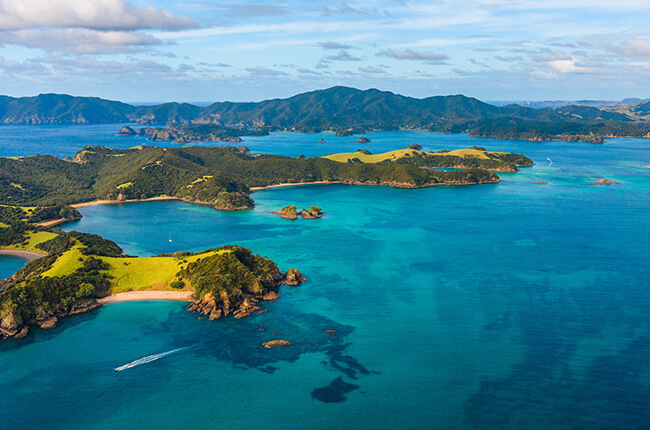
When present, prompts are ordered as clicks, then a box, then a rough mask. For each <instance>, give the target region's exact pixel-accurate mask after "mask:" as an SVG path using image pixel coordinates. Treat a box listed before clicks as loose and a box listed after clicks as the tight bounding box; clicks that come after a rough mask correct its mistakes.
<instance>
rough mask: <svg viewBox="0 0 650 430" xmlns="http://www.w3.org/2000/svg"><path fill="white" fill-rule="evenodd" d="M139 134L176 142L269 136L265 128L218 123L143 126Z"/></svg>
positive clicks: (232, 139)
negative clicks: (228, 125)
mask: <svg viewBox="0 0 650 430" xmlns="http://www.w3.org/2000/svg"><path fill="white" fill-rule="evenodd" d="M118 134H119V133H118ZM137 134H138V136H150V138H149V140H152V141H156V140H173V141H175V142H176V143H181V144H183V143H187V142H196V141H205V142H232V143H238V142H242V139H241V136H267V135H268V134H269V131H268V130H267V129H265V128H244V127H241V128H239V127H224V126H222V125H218V124H170V125H168V126H167V127H165V128H160V127H142V128H141V129H139V130H138V133H137Z"/></svg>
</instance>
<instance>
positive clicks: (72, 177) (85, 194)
mask: <svg viewBox="0 0 650 430" xmlns="http://www.w3.org/2000/svg"><path fill="white" fill-rule="evenodd" d="M481 153H483V154H488V152H485V151H481ZM489 154H490V156H489V157H487V156H486V157H484V158H480V157H476V156H474V154H465V155H463V156H460V155H459V153H453V154H444V153H441V154H427V153H419V155H418V157H410V159H409V160H405V159H402V160H396V161H395V162H392V161H390V160H386V161H385V162H382V163H373V164H366V163H353V162H350V163H339V162H337V161H333V160H330V159H327V158H323V157H314V158H304V157H298V158H292V157H285V156H278V155H255V156H252V155H249V154H248V153H247V152H246V151H242V150H241V148H239V149H238V148H235V147H213V148H206V147H199V146H186V147H178V148H156V147H137V148H132V149H128V150H120V149H109V148H104V147H85V148H84V149H83V150H81V151H79V152H78V153H77V154H76V156H75V157H74V159H65V160H64V159H60V158H57V157H53V156H49V155H38V156H32V157H21V158H0V204H4V205H11V206H37V205H43V206H48V205H55V204H59V203H60V204H74V203H79V202H88V201H93V200H97V199H110V200H132V199H146V198H152V197H159V196H172V197H176V198H181V199H185V200H188V201H191V202H198V203H206V204H211V205H214V206H216V207H217V208H218V209H225V210H236V209H247V208H251V207H252V206H253V202H252V199H251V198H250V197H249V193H250V188H251V187H265V186H270V185H276V184H283V183H311V182H320V181H325V182H341V183H350V184H368V185H390V186H396V187H409V188H414V187H424V186H432V185H438V184H446V185H458V184H479V183H492V182H498V181H499V177H498V176H497V175H495V174H494V173H492V172H490V171H488V170H486V169H490V170H496V171H508V172H510V171H515V170H516V166H517V165H532V161H531V160H530V159H528V158H527V157H524V156H520V155H516V154H508V153H489ZM468 155H469V156H468ZM416 159H423V160H424V159H426V160H427V163H425V164H423V163H417V162H416ZM436 163H437V164H436ZM421 167H459V168H467V167H471V168H470V169H467V170H462V171H455V172H445V171H435V170H427V169H423V168H421ZM66 217H68V216H66Z"/></svg>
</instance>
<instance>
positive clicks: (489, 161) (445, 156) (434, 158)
mask: <svg viewBox="0 0 650 430" xmlns="http://www.w3.org/2000/svg"><path fill="white" fill-rule="evenodd" d="M421 149H422V147H421V146H420V145H411V146H410V147H408V148H406V149H399V150H396V151H390V152H384V153H382V154H373V153H371V152H370V151H368V150H367V149H358V150H357V151H355V152H344V153H340V154H331V155H326V156H325V157H323V158H326V159H328V160H332V161H338V162H340V163H363V164H367V163H369V164H374V163H387V162H391V163H395V164H400V165H407V166H414V167H421V168H425V169H436V168H456V169H470V168H480V169H486V170H491V171H493V172H502V173H513V172H516V171H517V167H519V166H532V161H531V160H530V159H529V158H528V157H525V156H524V155H520V154H512V153H509V152H491V151H488V150H486V149H485V148H483V147H480V146H473V147H471V148H467V149H456V150H454V151H447V150H445V149H443V150H440V151H438V152H424V151H421Z"/></svg>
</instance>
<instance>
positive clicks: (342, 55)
mask: <svg viewBox="0 0 650 430" xmlns="http://www.w3.org/2000/svg"><path fill="white" fill-rule="evenodd" d="M325 58H326V59H327V60H331V61H361V58H359V57H355V56H352V55H350V53H349V52H348V51H345V50H340V51H339V53H338V54H336V55H330V56H328V57H325Z"/></svg>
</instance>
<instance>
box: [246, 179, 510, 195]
mask: <svg viewBox="0 0 650 430" xmlns="http://www.w3.org/2000/svg"><path fill="white" fill-rule="evenodd" d="M500 182H503V180H498V181H490V182H472V183H467V184H453V183H448V182H438V183H435V184H431V183H427V184H423V185H412V184H395V183H390V182H380V183H368V182H345V181H314V182H290V183H284V184H274V185H266V186H264V187H250V190H251V192H253V191H264V190H270V189H273V188H283V187H298V186H302V185H330V184H338V185H362V186H368V187H391V188H401V189H419V188H431V187H438V186H450V187H455V186H459V185H486V184H498V183H500Z"/></svg>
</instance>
